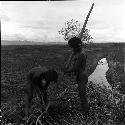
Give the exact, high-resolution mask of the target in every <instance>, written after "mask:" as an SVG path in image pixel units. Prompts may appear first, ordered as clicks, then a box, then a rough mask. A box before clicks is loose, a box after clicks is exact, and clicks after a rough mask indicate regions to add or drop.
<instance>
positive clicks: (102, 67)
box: [88, 58, 111, 88]
mask: <svg viewBox="0 0 125 125" xmlns="http://www.w3.org/2000/svg"><path fill="white" fill-rule="evenodd" d="M108 69H109V67H108V63H107V60H106V58H103V59H101V60H100V61H99V62H98V65H97V66H96V69H95V70H94V72H93V73H92V74H91V75H90V76H89V79H88V81H92V82H93V83H94V84H98V85H100V86H102V87H103V86H105V87H107V88H111V85H110V84H109V83H108V81H107V79H106V72H107V71H108Z"/></svg>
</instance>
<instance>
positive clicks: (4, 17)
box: [0, 14, 10, 22]
mask: <svg viewBox="0 0 125 125" xmlns="http://www.w3.org/2000/svg"><path fill="white" fill-rule="evenodd" d="M0 16H1V20H2V21H5V22H8V21H10V18H9V17H8V16H7V15H5V14H1V15H0Z"/></svg>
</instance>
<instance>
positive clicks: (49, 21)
mask: <svg viewBox="0 0 125 125" xmlns="http://www.w3.org/2000/svg"><path fill="white" fill-rule="evenodd" d="M92 3H95V5H94V8H93V10H92V13H91V15H90V18H89V20H88V23H87V27H86V28H88V29H89V30H90V34H91V35H92V37H93V42H125V36H124V32H125V23H124V22H125V14H124V12H125V0H71V1H1V2H0V16H1V39H2V40H28V41H34V42H65V41H64V39H63V37H62V36H61V35H60V34H59V33H58V31H59V30H61V28H62V27H64V23H65V22H66V21H70V20H71V19H74V20H78V21H79V23H80V24H81V25H82V24H84V21H85V18H86V16H87V13H88V11H89V9H90V7H91V5H92Z"/></svg>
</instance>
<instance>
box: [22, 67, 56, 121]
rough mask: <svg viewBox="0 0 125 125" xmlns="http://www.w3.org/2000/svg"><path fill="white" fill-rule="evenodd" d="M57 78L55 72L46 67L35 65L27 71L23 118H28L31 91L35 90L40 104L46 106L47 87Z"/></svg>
mask: <svg viewBox="0 0 125 125" xmlns="http://www.w3.org/2000/svg"><path fill="white" fill-rule="evenodd" d="M57 80H58V74H57V72H56V71H55V70H53V69H47V68H46V67H35V68H33V69H31V70H30V71H29V72H28V74H27V83H26V104H25V117H24V120H25V119H27V118H28V115H29V111H30V108H31V100H32V98H33V93H34V92H36V93H37V95H38V97H39V98H40V100H41V104H44V105H45V106H47V105H48V99H47V88H48V86H49V84H50V83H51V82H54V83H57Z"/></svg>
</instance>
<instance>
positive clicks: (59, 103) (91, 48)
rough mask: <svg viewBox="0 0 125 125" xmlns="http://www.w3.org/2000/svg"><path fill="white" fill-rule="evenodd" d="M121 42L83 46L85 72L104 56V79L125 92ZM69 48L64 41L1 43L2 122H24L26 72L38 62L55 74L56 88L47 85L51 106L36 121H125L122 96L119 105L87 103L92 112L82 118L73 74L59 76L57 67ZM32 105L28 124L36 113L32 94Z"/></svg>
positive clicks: (114, 124)
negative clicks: (57, 86)
mask: <svg viewBox="0 0 125 125" xmlns="http://www.w3.org/2000/svg"><path fill="white" fill-rule="evenodd" d="M124 46H125V44H124V43H117V44H116V43H110V44H109V43H107V44H93V45H86V46H85V49H86V53H87V67H86V71H87V74H88V76H89V75H90V74H91V73H92V72H93V71H94V69H95V67H96V65H97V62H98V60H100V59H101V58H103V57H106V58H107V60H108V63H109V70H108V72H107V74H106V77H107V80H108V81H109V83H110V84H111V85H112V86H113V88H114V89H117V91H120V93H122V94H125V78H124V76H125V73H124V52H123V48H124ZM70 52H71V49H70V48H69V47H68V46H66V45H40V46H39V45H35V46H34V45H33V46H30V45H25V46H21V45H20V46H1V110H2V116H3V117H2V123H3V125H4V124H5V122H8V123H9V122H11V123H12V122H15V123H16V124H17V125H19V124H21V123H22V124H24V121H22V118H23V117H24V110H23V109H24V104H25V102H24V96H25V82H26V74H27V72H28V71H29V70H30V69H31V68H33V67H35V66H38V65H41V66H46V67H48V68H54V69H56V70H57V72H58V74H59V80H58V84H59V88H58V89H57V88H56V85H50V87H49V89H48V97H49V100H50V101H51V103H52V106H51V107H52V108H51V107H50V109H49V110H48V113H47V114H46V115H45V116H44V118H43V117H40V119H41V120H39V121H42V122H45V123H46V124H47V125H49V124H52V125H53V124H55V123H56V124H59V125H64V124H65V125H67V124H70V125H73V124H74V125H80V124H86V125H89V124H90V123H91V125H95V124H97V125H100V124H101V125H107V124H109V125H117V124H118V125H119V124H121V125H122V124H125V118H124V116H125V107H124V105H125V99H123V100H122V102H120V105H119V104H117V105H115V106H114V107H113V108H110V107H108V108H105V106H103V108H102V107H101V106H99V105H98V106H96V108H95V107H94V106H95V103H94V104H92V105H91V113H90V114H92V115H91V116H90V117H89V119H88V120H86V119H84V117H83V116H82V114H81V112H80V102H79V97H78V92H77V89H76V87H75V76H73V75H72V74H69V75H67V76H65V77H64V78H62V71H61V69H62V68H63V67H64V63H65V61H66V60H67V59H68V57H69V54H70ZM118 85H119V87H118ZM65 90H67V92H66V93H65V94H64V95H62V97H61V99H58V97H57V95H58V94H59V93H63V92H64V91H65ZM92 91H93V90H92ZM95 98H96V97H95ZM96 104H97V102H96ZM32 105H33V106H32V115H31V118H30V119H29V121H28V122H29V123H28V124H32V125H33V124H35V122H36V119H37V118H38V116H40V110H41V106H40V104H39V99H37V98H36V97H35V98H34V99H33V101H32ZM97 107H98V108H97ZM116 109H117V111H116ZM104 111H108V113H109V112H111V113H110V117H109V116H108V115H105V114H104ZM97 114H98V116H97ZM112 114H113V115H112ZM92 116H93V117H92ZM39 124H40V123H39Z"/></svg>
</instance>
